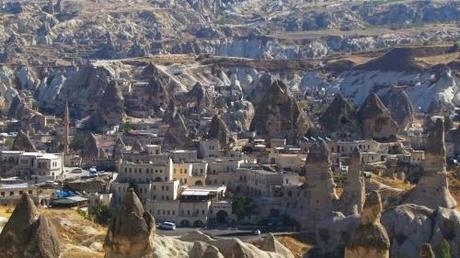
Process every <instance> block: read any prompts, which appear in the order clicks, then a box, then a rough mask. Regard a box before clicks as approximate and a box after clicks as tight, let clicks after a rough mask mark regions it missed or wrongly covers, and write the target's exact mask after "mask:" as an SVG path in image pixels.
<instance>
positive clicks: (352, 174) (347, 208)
mask: <svg viewBox="0 0 460 258" xmlns="http://www.w3.org/2000/svg"><path fill="white" fill-rule="evenodd" d="M365 199H366V191H365V183H364V177H363V176H362V172H361V153H360V152H359V150H358V149H355V150H354V151H353V153H352V156H351V159H350V164H349V166H348V176H347V180H346V181H345V184H344V186H343V195H342V197H341V201H342V203H341V205H342V210H343V212H344V214H346V215H349V214H357V213H361V211H362V209H363V205H364V201H365Z"/></svg>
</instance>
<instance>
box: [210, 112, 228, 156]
mask: <svg viewBox="0 0 460 258" xmlns="http://www.w3.org/2000/svg"><path fill="white" fill-rule="evenodd" d="M206 138H208V139H217V140H219V143H220V146H221V147H223V148H226V147H228V146H229V144H230V139H231V134H230V131H229V130H228V127H227V125H226V124H225V122H224V120H222V118H220V117H219V116H218V115H215V116H214V117H213V118H212V121H211V125H210V127H209V131H208V134H207V135H206Z"/></svg>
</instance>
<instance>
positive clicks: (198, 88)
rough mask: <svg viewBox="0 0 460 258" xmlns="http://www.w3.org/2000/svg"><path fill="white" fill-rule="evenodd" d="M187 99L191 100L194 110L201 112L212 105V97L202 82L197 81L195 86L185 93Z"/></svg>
mask: <svg viewBox="0 0 460 258" xmlns="http://www.w3.org/2000/svg"><path fill="white" fill-rule="evenodd" d="M185 98H186V101H187V102H189V103H190V104H191V105H192V106H193V109H194V111H196V112H198V113H200V112H202V111H203V110H206V109H209V108H210V107H211V103H212V102H211V97H210V96H209V93H208V91H207V90H206V88H205V87H204V86H203V85H201V84H200V83H196V84H195V85H194V86H193V88H192V89H191V90H190V91H189V92H187V93H186V94H185Z"/></svg>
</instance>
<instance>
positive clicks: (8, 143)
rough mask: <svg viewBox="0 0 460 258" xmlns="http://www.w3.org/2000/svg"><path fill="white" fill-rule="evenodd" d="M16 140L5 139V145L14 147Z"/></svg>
mask: <svg viewBox="0 0 460 258" xmlns="http://www.w3.org/2000/svg"><path fill="white" fill-rule="evenodd" d="M13 143H14V140H13V139H11V138H7V139H5V146H8V149H11V148H12V147H13Z"/></svg>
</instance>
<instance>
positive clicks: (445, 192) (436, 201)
mask: <svg viewBox="0 0 460 258" xmlns="http://www.w3.org/2000/svg"><path fill="white" fill-rule="evenodd" d="M445 153H446V147H445V140H444V123H443V121H442V120H441V119H438V120H437V121H436V123H435V126H434V127H433V129H432V131H431V132H430V134H429V135H428V138H427V142H426V147H425V160H424V161H423V162H422V168H423V175H422V176H421V178H420V180H419V181H418V182H417V185H416V186H415V187H414V188H413V189H411V190H410V191H409V192H408V193H407V194H406V195H405V196H404V198H403V202H404V203H414V204H418V205H424V206H426V207H428V208H431V209H436V208H438V207H444V208H454V207H456V206H457V202H456V201H455V199H454V197H453V196H452V194H451V193H450V191H449V182H448V180H447V174H446V156H445Z"/></svg>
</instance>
